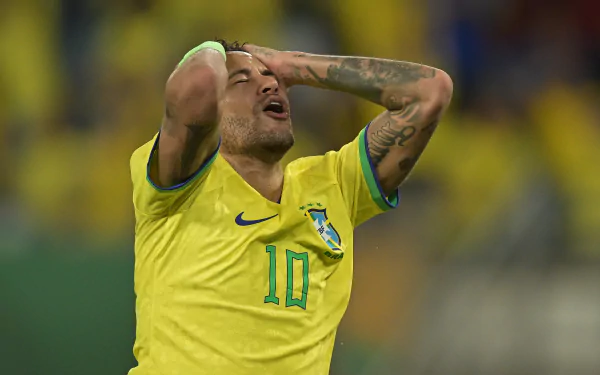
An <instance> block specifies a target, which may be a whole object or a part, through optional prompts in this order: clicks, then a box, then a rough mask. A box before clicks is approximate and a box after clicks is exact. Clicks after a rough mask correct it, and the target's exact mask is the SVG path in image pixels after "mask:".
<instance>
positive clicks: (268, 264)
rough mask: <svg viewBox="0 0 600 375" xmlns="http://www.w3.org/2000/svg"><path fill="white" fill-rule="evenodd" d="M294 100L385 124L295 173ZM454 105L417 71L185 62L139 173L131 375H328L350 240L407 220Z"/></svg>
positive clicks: (224, 55)
mask: <svg viewBox="0 0 600 375" xmlns="http://www.w3.org/2000/svg"><path fill="white" fill-rule="evenodd" d="M294 85H309V86H313V87H318V88H324V89H330V90H337V91H344V92H348V93H351V94H354V95H357V96H360V97H362V98H364V99H367V100H370V101H372V102H374V103H377V104H380V105H382V106H383V107H385V109H386V110H385V111H384V112H383V113H382V114H381V115H379V116H378V117H377V118H375V119H373V120H372V121H371V122H370V124H369V125H367V126H366V127H365V128H364V129H363V130H362V131H361V132H360V133H359V134H358V136H357V137H356V139H354V141H352V142H350V143H348V144H347V145H345V146H344V147H342V148H341V149H340V150H339V151H332V152H328V153H326V154H325V155H321V156H315V157H307V158H302V159H299V160H296V161H294V162H292V163H290V164H289V165H288V166H287V167H286V168H285V169H284V168H282V166H281V164H280V160H281V158H282V157H283V156H284V154H285V153H286V152H287V151H288V150H289V149H290V148H291V147H292V145H293V144H294V136H293V133H292V124H291V121H290V103H289V101H288V95H287V91H288V89H289V88H290V87H292V86H294ZM451 96H452V81H451V79H450V78H449V76H448V75H447V74H446V73H444V72H443V71H441V70H438V69H435V68H431V67H428V66H424V65H420V64H414V63H409V62H402V61H393V60H384V59H376V58H365V57H338V56H321V55H313V54H307V53H297V52H280V51H276V50H272V49H268V48H263V47H258V46H254V45H242V46H240V45H239V44H237V43H233V44H228V43H226V42H224V41H220V42H205V43H203V44H201V45H200V46H198V47H196V48H194V49H193V50H191V51H190V52H188V54H186V56H185V57H184V58H183V60H182V61H181V62H180V64H179V65H178V67H177V68H176V69H175V71H174V72H173V73H172V74H171V76H170V77H169V79H168V81H167V84H166V89H165V102H166V103H165V113H164V118H163V120H162V126H161V128H160V131H159V132H158V134H156V135H155V136H154V139H153V140H151V141H150V142H148V143H147V144H145V145H143V146H142V147H140V148H139V149H137V150H136V151H135V152H134V153H133V155H132V157H131V175H132V179H133V186H134V193H133V202H134V206H135V214H136V230H135V291H136V295H137V301H136V314H137V338H136V343H135V346H134V353H135V356H136V358H137V360H138V363H139V364H138V366H137V367H136V368H134V369H132V370H131V371H130V372H129V374H130V375H154V374H160V375H192V374H193V375H201V374H210V375H221V374H223V375H244V374H253V375H255V374H256V375H258V374H261V375H262V374H281V375H284V374H310V375H324V374H327V373H328V372H329V365H330V361H331V355H332V351H333V346H334V340H335V334H336V329H337V327H338V325H339V323H340V320H341V319H342V316H343V314H344V311H345V310H346V306H347V305H348V300H349V297H350V288H351V285H352V262H353V260H352V258H353V257H352V251H353V249H352V247H353V238H352V236H353V230H354V228H355V227H356V226H358V225H360V224H361V223H362V222H364V221H366V220H368V219H370V218H371V217H373V216H375V215H377V214H379V213H382V212H384V211H387V210H389V209H391V208H394V207H396V206H397V205H398V199H399V197H398V186H399V185H400V183H402V181H403V180H404V179H405V178H406V176H407V175H408V173H409V172H410V170H411V169H412V168H413V166H414V165H415V162H416V161H417V159H418V158H419V155H421V153H422V152H423V149H424V148H425V146H426V144H427V142H428V141H429V139H430V137H431V135H432V133H433V131H434V130H435V128H436V125H437V123H438V120H439V119H440V116H441V115H442V113H443V112H444V110H445V109H446V107H447V106H448V104H449V102H450V98H451Z"/></svg>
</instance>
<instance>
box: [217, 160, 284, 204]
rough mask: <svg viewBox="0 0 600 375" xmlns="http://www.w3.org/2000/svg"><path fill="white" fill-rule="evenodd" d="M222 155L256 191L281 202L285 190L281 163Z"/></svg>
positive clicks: (271, 199) (269, 198)
mask: <svg viewBox="0 0 600 375" xmlns="http://www.w3.org/2000/svg"><path fill="white" fill-rule="evenodd" d="M221 155H222V156H223V158H225V160H227V162H228V163H229V164H230V165H231V166H232V167H233V169H234V170H235V171H236V172H237V173H238V174H239V175H240V176H242V178H243V179H244V180H245V181H246V182H247V183H248V185H250V186H252V187H253V188H254V190H256V191H257V192H259V193H260V194H261V195H262V196H263V197H265V198H266V199H268V200H270V201H273V202H278V201H279V199H280V198H281V192H282V190H283V169H282V168H281V164H280V163H279V162H272V163H268V162H265V161H263V160H260V159H257V158H254V157H252V156H248V155H232V154H227V153H221Z"/></svg>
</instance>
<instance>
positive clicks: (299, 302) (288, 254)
mask: <svg viewBox="0 0 600 375" xmlns="http://www.w3.org/2000/svg"><path fill="white" fill-rule="evenodd" d="M276 249H277V248H276V247H275V246H273V245H267V254H269V295H267V296H265V303H274V304H276V305H279V297H277V272H276V270H277V252H276V251H275V250H276ZM285 261H286V271H287V272H286V274H287V277H286V281H287V285H286V288H285V290H286V293H285V307H290V306H300V307H301V308H303V309H304V310H306V298H307V296H308V253H296V252H294V251H292V250H286V251H285ZM294 262H302V279H301V280H300V275H296V282H300V281H301V282H302V297H301V298H294V297H293V292H294Z"/></svg>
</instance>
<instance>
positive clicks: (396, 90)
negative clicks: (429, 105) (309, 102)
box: [290, 54, 445, 110]
mask: <svg viewBox="0 0 600 375" xmlns="http://www.w3.org/2000/svg"><path fill="white" fill-rule="evenodd" d="M290 60H291V65H292V69H291V71H292V72H293V73H292V74H293V82H294V84H303V85H309V86H313V87H321V88H326V89H331V90H336V91H343V92H348V93H351V94H354V95H357V96H360V97H361V98H364V99H367V100H370V101H372V102H374V103H376V104H380V105H382V106H384V107H386V108H387V109H389V110H399V109H402V108H403V106H404V105H405V104H406V99H408V98H409V99H410V101H421V100H429V99H431V98H433V97H435V96H436V89H437V87H438V85H437V83H438V82H437V81H439V79H437V78H439V76H440V75H445V73H444V72H442V71H440V70H437V69H435V68H432V67H429V66H425V65H421V64H415V63H410V62H404V61H394V60H386V59H377V58H367V57H342V56H323V55H311V54H293V55H292V57H291V59H290Z"/></svg>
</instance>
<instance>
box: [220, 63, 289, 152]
mask: <svg viewBox="0 0 600 375" xmlns="http://www.w3.org/2000/svg"><path fill="white" fill-rule="evenodd" d="M227 71H228V73H229V80H228V82H227V89H226V92H225V100H224V102H223V103H222V111H223V112H222V114H223V119H222V121H221V134H222V147H223V151H225V152H227V153H231V154H246V155H253V156H258V157H262V158H264V157H267V158H271V159H272V160H274V161H278V160H279V159H280V158H281V157H283V155H284V154H285V153H286V152H287V151H288V150H289V149H290V148H291V147H292V145H293V144H294V136H293V133H292V124H291V119H290V106H289V101H288V97H287V91H286V88H285V87H283V86H282V83H280V82H279V79H278V78H277V77H276V76H275V75H274V74H273V72H271V71H270V70H269V69H268V68H267V67H266V66H265V65H263V64H262V63H261V62H260V61H259V60H258V59H256V58H254V57H253V56H252V55H250V54H248V53H245V52H229V53H227Z"/></svg>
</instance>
